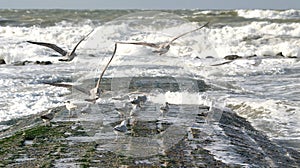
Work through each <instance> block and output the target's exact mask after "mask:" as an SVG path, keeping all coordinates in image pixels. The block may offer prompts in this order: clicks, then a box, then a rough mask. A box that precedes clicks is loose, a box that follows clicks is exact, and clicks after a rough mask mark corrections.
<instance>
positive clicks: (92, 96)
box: [44, 43, 117, 103]
mask: <svg viewBox="0 0 300 168" xmlns="http://www.w3.org/2000/svg"><path fill="white" fill-rule="evenodd" d="M116 51H117V43H115V49H114V51H113V54H112V56H111V58H110V60H109V62H108V63H107V64H106V66H105V67H104V69H103V71H102V73H101V74H100V76H99V79H98V81H97V84H96V86H95V87H94V88H93V89H91V90H87V89H85V88H82V87H80V86H76V85H72V84H67V83H49V82H44V84H48V85H52V86H56V87H65V88H74V89H76V90H78V91H80V92H82V93H85V94H87V95H89V96H90V97H89V98H88V99H85V101H88V102H93V103H95V102H96V100H97V99H99V97H100V92H101V89H100V83H101V80H102V77H103V75H104V72H105V71H106V69H107V68H108V66H109V64H110V63H111V61H112V60H113V58H114V56H115V54H116Z"/></svg>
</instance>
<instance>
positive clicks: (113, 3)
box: [0, 0, 300, 9]
mask: <svg viewBox="0 0 300 168" xmlns="http://www.w3.org/2000/svg"><path fill="white" fill-rule="evenodd" d="M0 8H2V9H300V0H0Z"/></svg>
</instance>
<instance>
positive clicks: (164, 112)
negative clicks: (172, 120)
mask: <svg viewBox="0 0 300 168" xmlns="http://www.w3.org/2000/svg"><path fill="white" fill-rule="evenodd" d="M169 105H170V104H169V103H168V102H166V105H165V106H161V107H160V112H161V113H162V115H163V117H164V116H165V115H166V114H167V112H168V111H169V109H170V107H169Z"/></svg>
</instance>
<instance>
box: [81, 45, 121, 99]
mask: <svg viewBox="0 0 300 168" xmlns="http://www.w3.org/2000/svg"><path fill="white" fill-rule="evenodd" d="M116 51H117V43H115V49H114V51H113V54H112V56H111V58H110V60H109V61H108V63H107V64H106V66H105V67H104V69H103V71H102V73H101V74H100V76H99V79H98V81H97V84H96V87H95V88H93V89H91V90H90V91H89V95H90V98H89V99H85V100H86V101H89V102H94V103H95V102H96V100H97V99H99V97H100V94H101V92H102V90H101V89H100V83H101V80H102V78H103V75H104V73H105V71H106V69H107V68H108V66H109V64H110V63H111V61H112V60H113V58H114V56H115V54H116Z"/></svg>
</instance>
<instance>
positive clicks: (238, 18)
mask: <svg viewBox="0 0 300 168" xmlns="http://www.w3.org/2000/svg"><path fill="white" fill-rule="evenodd" d="M206 22H209V26H208V27H205V28H203V29H200V30H198V31H196V32H193V33H191V34H187V35H186V36H183V37H181V38H179V39H178V40H176V41H175V42H174V44H172V45H171V48H170V51H169V52H168V53H166V54H164V55H158V54H155V53H152V48H149V47H145V46H138V45H130V44H120V45H118V49H117V52H116V55H115V58H114V60H113V61H112V63H111V65H110V66H109V68H108V70H107V71H106V72H105V74H104V78H107V79H111V84H110V85H111V87H110V88H109V89H108V90H109V95H106V96H104V97H103V98H101V99H99V101H98V102H97V103H99V104H104V106H103V109H101V107H102V106H97V108H98V107H99V108H100V111H101V110H102V111H103V110H104V109H105V110H107V107H106V106H116V107H121V106H122V104H123V103H124V102H126V101H129V100H132V99H133V98H134V97H135V96H137V95H146V96H147V97H148V100H147V101H148V102H150V105H149V104H148V108H149V109H150V111H155V110H153V108H154V109H157V108H158V109H159V106H160V105H163V104H164V103H165V102H169V103H172V104H174V106H175V107H172V108H171V109H173V111H176V110H179V111H182V112H183V113H184V114H181V115H180V117H173V118H172V117H171V118H169V119H171V120H172V119H173V120H174V123H179V125H185V126H186V127H195V125H188V123H189V121H190V120H185V119H184V118H185V116H189V113H193V112H194V111H195V109H197V108H198V106H200V105H207V106H214V107H217V108H219V109H222V110H230V111H233V112H234V113H236V114H238V115H239V116H241V117H243V118H245V119H246V120H247V121H249V122H250V123H251V125H252V126H253V127H254V128H255V129H257V130H259V131H261V132H263V133H264V134H265V135H267V137H268V138H269V139H270V140H272V141H274V142H276V143H278V144H282V145H284V146H286V147H289V148H293V149H295V150H296V151H298V152H300V122H299V121H300V10H293V9H290V10H162V11H151V10H150V11H148V10H14V9H7V10H5V9H2V10H0V39H1V40H0V59H3V60H4V61H5V62H6V64H2V65H0V124H1V125H0V129H7V128H8V127H11V125H6V124H5V123H7V121H9V120H12V119H20V118H22V117H25V116H28V115H33V114H39V113H41V112H42V111H45V110H48V109H50V108H53V107H57V106H63V105H64V102H65V101H67V100H71V101H72V102H74V103H75V104H77V105H78V107H84V106H85V105H86V102H84V98H85V97H84V96H87V95H82V94H81V93H78V92H77V91H75V90H74V89H72V90H70V89H68V88H64V87H56V86H52V85H49V84H48V83H67V84H74V85H85V86H86V87H91V88H92V86H93V85H94V84H95V79H97V78H98V76H99V75H100V73H101V71H102V69H103V68H104V66H105V65H106V63H107V62H108V60H109V59H110V56H111V54H112V52H113V50H114V43H115V42H117V41H130V42H134V41H143V42H153V43H157V42H165V41H167V40H170V39H171V38H173V37H174V36H176V35H179V34H182V33H184V32H187V31H190V30H193V29H195V28H197V27H199V26H202V25H203V24H205V23H206ZM93 29H94V32H93V33H92V34H91V35H90V36H89V37H88V38H87V39H86V40H85V41H84V42H83V43H81V45H80V46H79V47H78V48H77V50H76V53H77V55H78V56H77V57H76V58H75V59H74V60H73V61H72V62H60V61H58V59H59V54H58V53H56V52H55V51H53V50H51V49H49V48H46V47H42V46H38V45H33V44H30V43H27V42H26V41H27V40H30V41H40V42H48V43H54V44H56V45H58V46H60V47H62V48H63V49H65V50H67V51H71V50H72V48H73V47H74V46H75V45H76V43H77V42H78V41H79V40H80V39H81V38H82V37H84V36H85V35H86V34H88V33H89V32H90V31H91V30H93ZM230 58H231V60H230ZM234 58H237V59H234ZM25 61H29V62H28V63H25V65H23V63H24V62H25ZM30 61H32V63H31V62H30ZM36 61H51V62H52V64H51V65H41V64H35V62H36ZM114 79H115V80H114ZM150 79H155V81H154V82H153V81H151V80H150ZM165 79H168V80H170V81H171V82H170V85H168V86H165V85H163V84H166V83H167V82H164V81H163V80H165ZM195 81H198V82H196V84H198V85H201V86H202V84H203V83H205V86H207V87H205V88H204V89H199V86H195ZM199 81H200V82H199ZM160 82H161V83H163V84H161V83H160ZM201 82H203V83H201ZM172 84H176V86H179V87H177V89H172V86H173V85H172ZM132 85H135V86H137V87H139V88H143V86H147V87H146V88H147V89H146V90H143V91H142V92H141V91H140V90H139V91H140V92H139V93H137V92H134V91H135V90H134V89H132V87H131V86H132ZM150 85H151V86H150ZM154 85H155V86H158V87H153V86H154ZM161 85H163V86H161ZM126 96H128V97H129V98H128V99H126V98H124V97H126ZM177 106H178V107H177ZM108 109H109V108H108ZM108 111H109V110H108ZM106 112H107V111H105V114H106ZM114 113H116V112H114ZM101 114H102V115H101V116H99V117H103V118H104V119H103V120H104V125H105V123H110V122H115V121H117V120H118V119H117V117H115V118H112V117H111V116H110V115H108V116H110V117H108V118H105V115H104V116H103V113H101ZM217 115H222V114H221V113H218V114H217ZM147 117H148V118H147ZM153 117H154V118H155V117H158V115H155V116H151V115H149V114H147V113H146V114H145V118H146V119H145V118H144V119H145V120H147V119H149V120H153ZM187 118H188V117H187ZM215 120H216V119H215ZM181 122H182V123H181ZM211 129H215V130H218V131H222V128H220V127H218V128H216V127H211ZM212 132H213V131H212ZM212 134H213V133H212ZM74 140H75V141H76V140H78V139H76V138H74ZM226 144H227V143H225V142H224V144H223V146H207V147H205V148H206V149H207V150H209V151H210V152H211V153H213V154H214V155H215V158H216V159H219V160H221V161H223V162H225V163H235V164H239V163H240V161H241V160H239V157H238V155H237V154H235V153H234V151H231V152H232V153H233V154H232V153H231V154H228V153H226V154H224V151H225V150H226V148H227V147H228V146H230V145H229V144H230V143H228V146H227V147H226ZM229 153H230V152H229ZM228 155H230V156H231V157H230V156H228ZM233 156H236V157H233ZM241 165H244V164H241ZM247 165H249V164H246V166H247ZM250 167H251V166H250Z"/></svg>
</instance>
